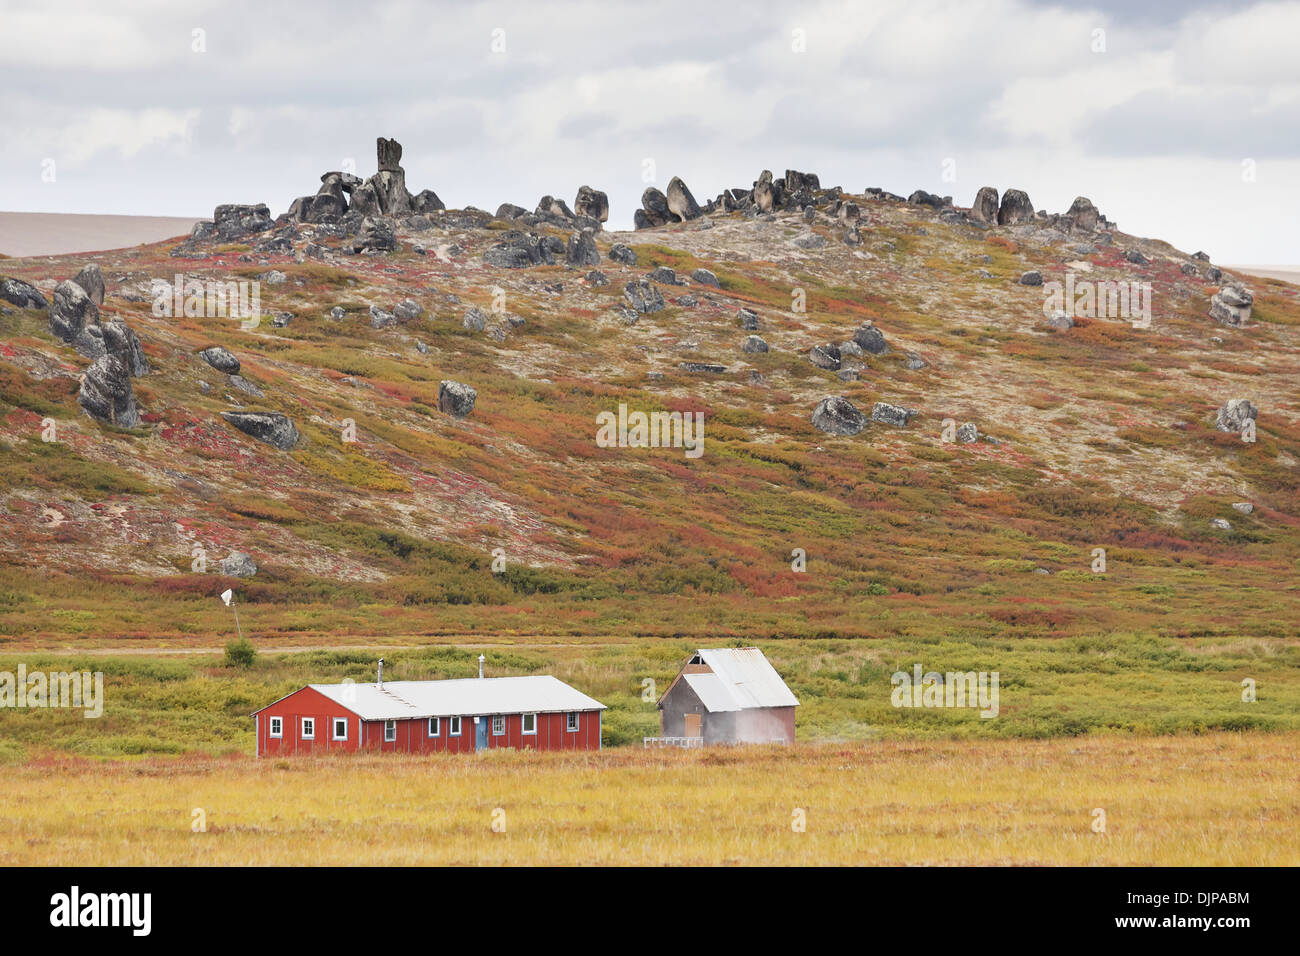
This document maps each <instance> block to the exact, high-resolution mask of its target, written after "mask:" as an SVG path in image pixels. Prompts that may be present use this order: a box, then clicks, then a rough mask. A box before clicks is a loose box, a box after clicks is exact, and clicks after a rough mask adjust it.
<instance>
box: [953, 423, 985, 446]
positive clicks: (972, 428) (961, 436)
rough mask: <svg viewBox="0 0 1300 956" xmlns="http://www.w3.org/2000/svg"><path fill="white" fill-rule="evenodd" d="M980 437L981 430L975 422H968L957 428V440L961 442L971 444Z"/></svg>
mask: <svg viewBox="0 0 1300 956" xmlns="http://www.w3.org/2000/svg"><path fill="white" fill-rule="evenodd" d="M979 437H980V430H979V428H978V427H977V426H976V425H975V423H974V422H966V423H965V424H963V425H962V426H961V427H960V428H958V429H957V441H959V442H961V443H962V444H963V445H969V444H971V443H973V442H975V441H978V440H979Z"/></svg>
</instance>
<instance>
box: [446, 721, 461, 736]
mask: <svg viewBox="0 0 1300 956" xmlns="http://www.w3.org/2000/svg"><path fill="white" fill-rule="evenodd" d="M447 734H448V736H451V737H459V736H460V718H459V717H452V718H451V726H450V727H449V728H448V729H447Z"/></svg>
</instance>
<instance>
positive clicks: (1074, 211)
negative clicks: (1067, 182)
mask: <svg viewBox="0 0 1300 956" xmlns="http://www.w3.org/2000/svg"><path fill="white" fill-rule="evenodd" d="M1065 218H1066V220H1067V221H1068V222H1069V224H1070V228H1072V229H1076V230H1079V231H1081V232H1094V231H1095V230H1096V228H1097V223H1098V222H1099V221H1100V220H1101V213H1100V212H1098V211H1097V207H1096V206H1094V205H1093V204H1092V200H1091V199H1089V198H1087V197H1086V196H1077V197H1075V200H1074V202H1072V203H1070V208H1069V210H1068V211H1067V212H1066V213H1065Z"/></svg>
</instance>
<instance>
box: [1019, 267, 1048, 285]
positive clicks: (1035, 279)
mask: <svg viewBox="0 0 1300 956" xmlns="http://www.w3.org/2000/svg"><path fill="white" fill-rule="evenodd" d="M1020 284H1021V285H1042V284H1043V274H1042V273H1041V272H1039V271H1038V270H1037V269H1031V270H1030V271H1029V272H1026V273H1024V274H1022V275H1021V276H1020Z"/></svg>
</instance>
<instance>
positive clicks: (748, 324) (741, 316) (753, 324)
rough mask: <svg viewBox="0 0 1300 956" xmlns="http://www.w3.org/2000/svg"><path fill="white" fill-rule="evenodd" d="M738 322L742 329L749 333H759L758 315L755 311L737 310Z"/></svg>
mask: <svg viewBox="0 0 1300 956" xmlns="http://www.w3.org/2000/svg"><path fill="white" fill-rule="evenodd" d="M736 321H738V322H739V323H740V327H741V328H742V329H744V330H745V331H747V332H757V331H758V313H757V312H755V311H754V310H753V309H745V308H742V309H737V310H736Z"/></svg>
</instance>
